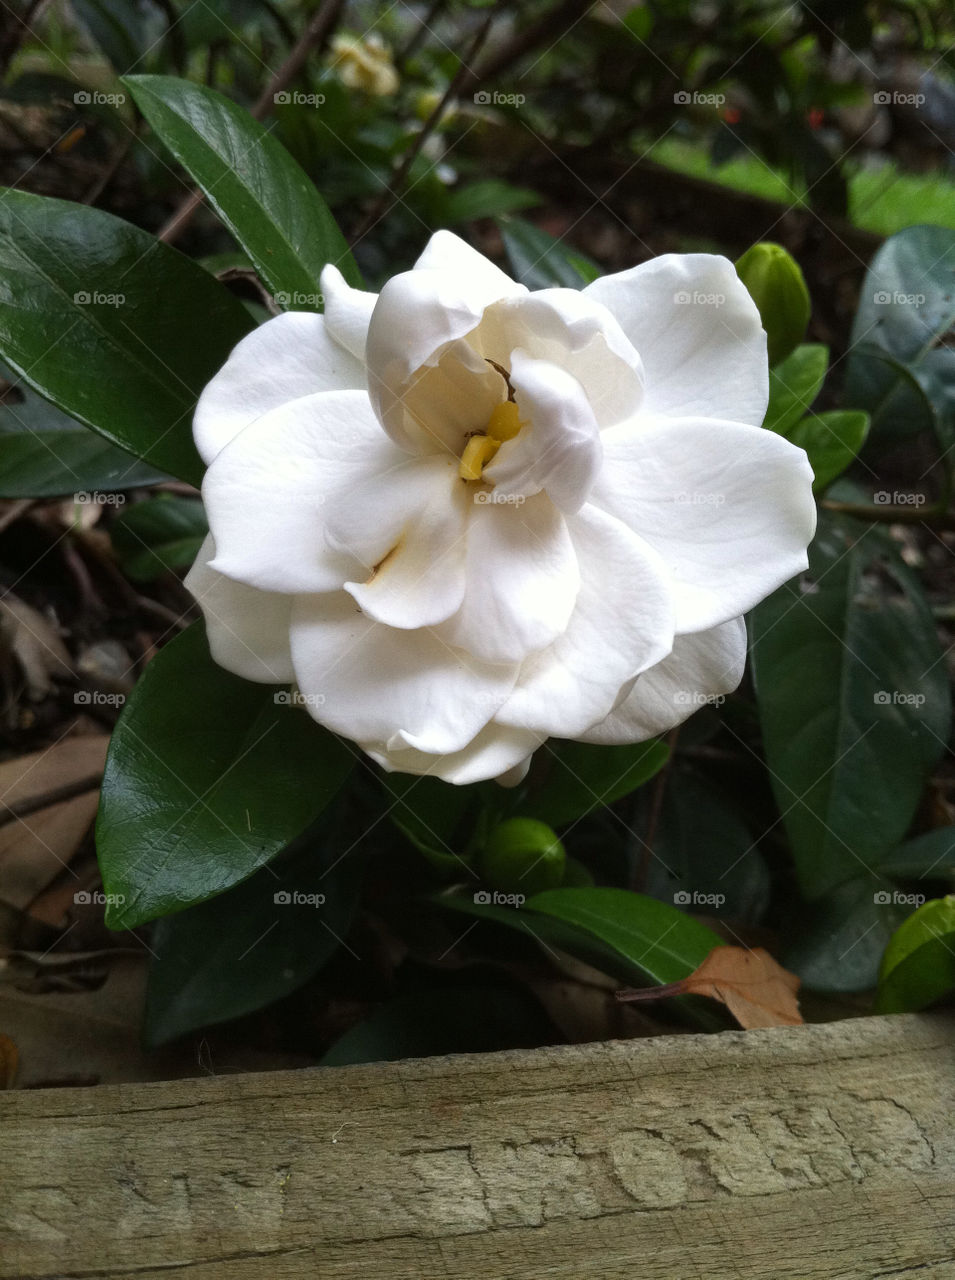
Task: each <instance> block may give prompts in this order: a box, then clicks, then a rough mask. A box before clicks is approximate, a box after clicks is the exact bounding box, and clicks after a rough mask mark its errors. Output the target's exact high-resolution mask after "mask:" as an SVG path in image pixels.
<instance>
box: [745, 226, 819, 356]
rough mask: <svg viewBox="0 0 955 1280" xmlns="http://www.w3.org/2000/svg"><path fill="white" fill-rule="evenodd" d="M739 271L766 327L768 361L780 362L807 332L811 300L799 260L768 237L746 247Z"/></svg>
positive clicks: (793, 349)
mask: <svg viewBox="0 0 955 1280" xmlns="http://www.w3.org/2000/svg"><path fill="white" fill-rule="evenodd" d="M736 274H737V275H738V276H739V278H740V279H741V280H742V282H743V284H745V285H746V288H747V289H748V290H749V293H750V297H751V298H752V299H753V301H754V302H755V303H756V306H757V307H758V308H759V318H760V320H761V321H762V322H763V328H764V329H765V330H766V336H767V338H768V347H769V363H770V364H771V365H777V364H779V362H780V360H785V359H786V357H787V356H788V355H789V353H790V352H791V351H795V349H796V347H798V346H799V344H800V342H802V340H803V338H804V337H805V336H806V327H807V325H808V324H809V313H810V309H811V304H810V301H809V290H808V289H807V288H806V281H805V279H804V277H803V274H802V271H801V270H800V269H799V263H798V262H796V260H795V259H794V258H793V257H791V255H790V254H788V253H787V252H786V250H785V249H784V248H783V247H782V245H781V244H772V243H771V242H770V241H768V240H764V241H762V242H761V243H760V244H754V245H753V247H752V248H751V249H747V250H746V252H745V253H744V254H743V256H742V257H741V258H740V260H739V261H738V262H737V264H736Z"/></svg>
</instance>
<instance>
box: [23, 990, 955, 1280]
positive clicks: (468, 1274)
mask: <svg viewBox="0 0 955 1280" xmlns="http://www.w3.org/2000/svg"><path fill="white" fill-rule="evenodd" d="M953 1121H955V1015H952V1014H951V1013H938V1014H932V1015H922V1016H903V1017H894V1018H867V1019H856V1020H852V1021H846V1022H838V1023H829V1024H826V1025H818V1026H810V1027H792V1028H789V1027H787V1028H781V1029H776V1030H769V1031H750V1032H725V1033H723V1034H721V1035H718V1036H672V1037H670V1036H668V1037H662V1038H659V1039H652V1040H640V1041H611V1042H609V1043H604V1044H594V1045H581V1046H571V1047H560V1048H553V1049H544V1050H539V1051H537V1052H515V1053H500V1054H487V1055H475V1056H462V1057H451V1058H432V1059H425V1060H416V1061H406V1062H400V1063H388V1064H383V1065H378V1066H368V1067H344V1068H328V1069H323V1070H304V1071H287V1072H274V1073H269V1074H263V1075H240V1076H225V1077H218V1078H212V1079H203V1080H177V1081H171V1082H164V1083H159V1084H132V1085H111V1086H103V1087H100V1088H91V1089H51V1090H42V1091H40V1090H37V1091H25V1092H19V1093H17V1092H10V1093H6V1094H0V1153H2V1160H0V1258H2V1262H0V1277H3V1280H13V1278H14V1277H16V1280H35V1278H39V1277H43V1278H44V1280H52V1278H53V1277H56V1278H57V1280H67V1278H72V1277H88V1278H92V1277H109V1278H110V1280H127V1278H128V1280H170V1278H171V1277H181V1278H183V1280H265V1278H266V1277H267V1278H268V1280H306V1278H308V1280H313V1278H314V1277H320V1278H321V1280H340V1278H341V1280H345V1278H346V1277H347V1278H348V1280H359V1277H362V1278H363V1277H366V1276H381V1277H386V1278H388V1280H390V1278H391V1277H408V1278H409V1280H410V1278H412V1277H413V1278H414V1280H418V1278H419V1277H422V1278H424V1280H433V1278H443V1277H448V1278H449V1280H450V1278H452V1277H453V1278H454V1280H462V1278H463V1280H471V1278H472V1277H480V1278H481V1280H501V1278H503V1277H508V1278H509V1280H542V1278H544V1277H547V1278H555V1280H556V1278H564V1277H566V1278H567V1280H596V1278H598V1277H600V1278H604V1277H606V1278H608V1280H615V1278H616V1277H620V1278H621V1280H623V1278H624V1277H626V1280H750V1278H753V1280H756V1278H757V1277H758V1278H759V1280H765V1278H767V1277H772V1278H773V1280H788V1278H790V1277H791V1278H792V1280H823V1278H825V1280H875V1278H876V1277H878V1278H879V1280H890V1278H891V1280H901V1278H903V1277H910V1276H911V1277H913V1278H914V1280H928V1278H929V1277H931V1278H932V1280H943V1278H944V1280H951V1278H952V1277H955V1123H953Z"/></svg>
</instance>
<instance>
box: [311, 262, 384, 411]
mask: <svg viewBox="0 0 955 1280" xmlns="http://www.w3.org/2000/svg"><path fill="white" fill-rule="evenodd" d="M320 279H321V284H320V288H321V290H322V294H323V296H324V299H325V323H326V324H327V325H328V332H329V333H330V334H331V336H332V337H333V338H334V339H335V341H336V342H337V343H339V344H340V345H341V346H343V347H344V348H345V350H346V351H350V352H351V354H352V355H353V356H354V357H355V359H356V360H359V361H360V362H361V364H362V366H364V363H365V343H366V341H367V339H368V325H369V324H370V323H371V313H372V312H373V311H374V309H375V303H376V302H377V301H378V295H377V293H367V292H366V291H365V290H364V289H353V288H352V287H351V285H350V284H348V283H347V282H346V280H345V277H344V276H343V275H342V273H341V272H340V271H339V270H338V268H337V267H335V266H333V265H332V264H331V263H329V265H328V266H327V267H325V269H324V270H323V271H322V274H321V277H320ZM360 385H361V386H364V385H365V384H364V382H362V383H361V384H360Z"/></svg>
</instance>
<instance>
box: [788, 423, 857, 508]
mask: <svg viewBox="0 0 955 1280" xmlns="http://www.w3.org/2000/svg"><path fill="white" fill-rule="evenodd" d="M868 433H869V415H868V414H867V413H866V412H864V410H862V409H832V410H830V411H829V412H828V413H810V414H808V415H807V416H806V417H805V418H801V419H800V420H799V422H796V423H794V424H793V426H791V427H790V428H789V430H788V431H787V432H786V438H787V439H788V440H791V441H792V443H793V444H797V445H799V447H800V449H805V450H806V454H807V455H808V457H809V462H810V465H811V466H812V472H813V482H812V488H813V492H814V493H821V492H822V490H823V489H826V488H828V487H829V485H830V484H832V482H833V480H835V479H836V477H837V476H840V475H841V474H842V473H843V471H845V469H846V467H847V466H848V465H849V463H850V462H851V461H852V460H853V458H855V457H856V455H857V454H858V452H859V450H860V449H861V448H862V446H863V444H865V438H866V436H867V435H868Z"/></svg>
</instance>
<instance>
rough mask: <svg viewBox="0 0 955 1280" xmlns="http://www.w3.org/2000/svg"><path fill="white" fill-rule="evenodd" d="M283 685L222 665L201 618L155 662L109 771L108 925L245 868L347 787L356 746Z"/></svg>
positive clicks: (168, 906) (230, 881) (178, 901)
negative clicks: (292, 700)
mask: <svg viewBox="0 0 955 1280" xmlns="http://www.w3.org/2000/svg"><path fill="white" fill-rule="evenodd" d="M277 697H279V698H280V697H281V695H277V694H276V690H275V689H274V688H273V686H271V685H259V684H252V683H250V682H249V681H247V680H241V679H239V677H238V676H234V675H231V674H230V673H229V672H227V671H224V670H223V669H222V668H221V667H218V666H216V664H215V663H214V662H213V661H212V659H211V657H210V656H209V649H208V645H207V644H206V637H205V631H204V628H203V626H202V624H201V623H196V624H194V625H193V626H192V627H190V628H189V630H188V631H184V632H183V633H182V634H181V635H179V636H177V637H176V639H175V640H173V641H172V643H171V644H169V645H167V646H166V648H165V649H163V650H162V652H161V653H160V654H159V655H158V656H157V657H156V658H154V659H153V660H152V662H150V664H149V666H148V667H147V668H146V671H145V673H144V674H143V676H142V678H141V679H140V681H139V683H138V684H137V685H136V688H135V689H134V690H133V692H132V694H131V695H130V697H129V698H128V699H127V701H126V705H125V707H124V708H123V714H122V715H121V716H120V719H119V723H118V724H117V726H116V729H115V731H114V733H113V737H112V740H111V742H110V748H109V755H108V757H107V760H106V771H105V773H104V775H103V790H102V799H101V801H100V811H99V818H98V821H97V827H96V844H97V852H98V855H99V862H100V870H101V871H102V874H103V884H104V887H105V890H106V893H107V894H108V895H113V897H114V901H113V902H112V903H111V905H110V906H109V907H108V909H107V923H108V924H109V926H110V927H111V928H114V929H118V928H127V929H129V928H133V927H134V926H136V925H138V924H142V922H143V921H145V920H151V919H153V918H154V917H156V916H161V915H167V914H169V913H170V912H173V911H179V910H181V909H182V908H184V907H188V906H191V905H193V904H194V903H196V902H202V901H204V900H205V899H207V898H211V897H214V896H215V895H216V894H219V893H223V892H224V891H225V890H226V889H228V888H230V887H231V886H232V885H234V884H238V883H239V882H240V881H242V880H245V879H246V878H247V877H248V876H250V875H251V874H252V873H253V872H254V871H256V870H258V868H259V867H261V866H264V865H265V864H266V863H267V862H270V861H271V860H272V858H274V857H275V855H276V854H277V853H278V852H279V851H280V850H281V849H283V848H284V847H285V846H286V845H287V844H288V843H289V841H291V840H293V839H294V838H295V837H296V836H298V835H299V834H300V833H301V832H302V831H303V830H304V829H305V828H306V827H307V826H308V825H309V824H310V823H311V822H313V821H314V819H315V818H316V817H317V815H318V814H319V813H320V812H321V811H322V809H324V807H325V806H326V805H327V804H328V802H329V800H331V798H332V796H334V795H335V793H336V792H337V791H338V789H339V787H340V786H341V784H342V782H343V781H344V779H345V777H346V776H347V774H348V772H349V770H350V768H351V765H352V762H353V756H352V753H351V752H350V751H349V750H348V749H347V748H346V747H345V746H344V745H343V744H342V743H341V742H339V741H338V739H337V738H335V737H334V736H333V735H332V734H330V733H328V732H326V731H325V730H324V729H322V728H320V727H319V726H318V725H317V724H316V723H315V722H314V721H313V720H311V719H310V718H309V716H308V715H306V714H305V712H303V711H302V710H301V708H298V707H295V706H292V705H290V704H289V703H288V701H285V702H282V701H277V700H276V699H277Z"/></svg>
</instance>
